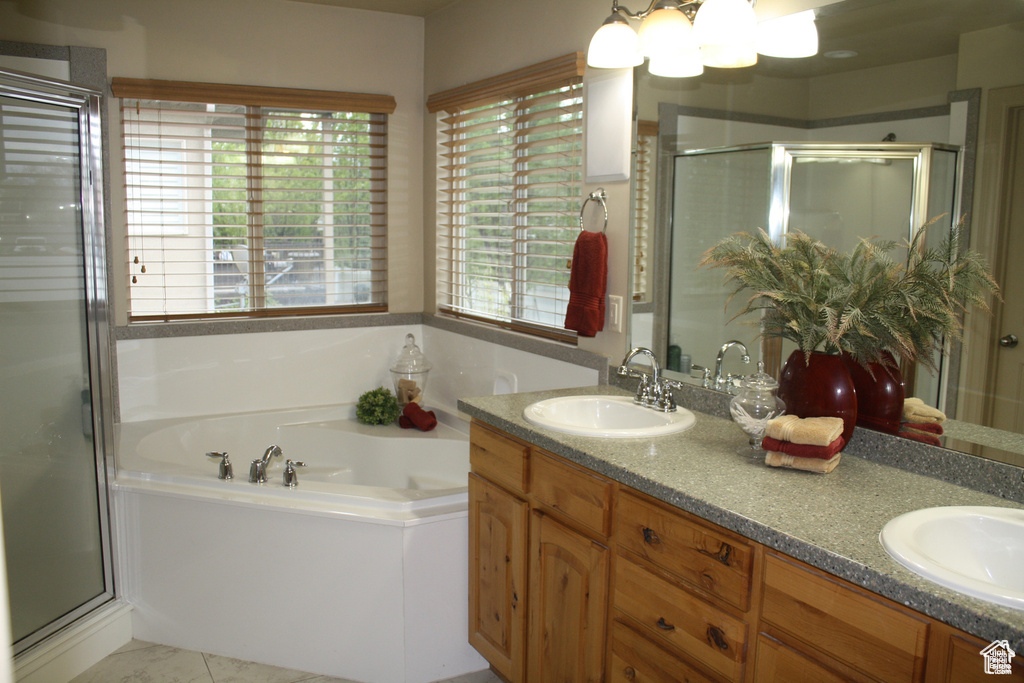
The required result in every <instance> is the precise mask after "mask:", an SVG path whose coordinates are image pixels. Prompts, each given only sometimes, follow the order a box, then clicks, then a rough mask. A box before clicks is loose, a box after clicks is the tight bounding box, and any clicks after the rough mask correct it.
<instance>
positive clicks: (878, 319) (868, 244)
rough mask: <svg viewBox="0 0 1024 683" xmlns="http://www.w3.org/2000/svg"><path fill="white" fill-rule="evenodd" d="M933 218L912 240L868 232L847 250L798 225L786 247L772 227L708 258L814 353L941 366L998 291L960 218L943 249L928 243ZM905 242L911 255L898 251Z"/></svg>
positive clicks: (781, 332) (775, 331)
mask: <svg viewBox="0 0 1024 683" xmlns="http://www.w3.org/2000/svg"><path fill="white" fill-rule="evenodd" d="M931 223H934V220H933V221H931V222H929V224H928V225H930V224H931ZM928 225H926V226H924V227H922V228H921V229H920V230H918V231H917V232H916V234H915V236H914V239H913V240H911V241H910V242H909V243H907V242H904V243H903V244H902V245H901V244H898V243H897V242H893V241H884V242H872V241H870V240H867V239H862V240H861V241H860V242H859V243H858V244H857V246H856V247H855V248H854V249H853V250H852V251H851V252H849V253H845V254H844V253H840V252H838V251H837V250H835V249H833V248H831V247H827V246H825V245H824V244H822V243H821V242H818V241H817V240H815V239H813V238H811V237H809V236H807V235H805V234H803V233H799V232H794V233H791V234H789V235H787V237H786V239H787V243H786V246H784V247H782V246H779V245H777V244H775V243H774V242H773V241H772V240H771V238H770V237H769V236H768V235H767V233H765V232H764V231H763V230H761V231H759V232H758V233H757V234H755V235H751V234H749V233H742V234H737V235H732V236H731V237H728V238H726V239H724V240H722V241H721V242H719V243H718V244H717V245H715V246H714V247H712V248H711V249H710V250H708V251H707V253H705V254H704V256H703V257H702V259H701V265H702V266H708V267H712V268H714V267H718V268H724V269H725V271H726V274H727V280H728V281H731V282H732V284H733V285H734V286H735V291H734V292H733V294H734V295H735V294H738V293H739V292H742V291H747V292H749V293H750V298H749V299H747V302H746V305H745V306H744V308H743V310H742V311H741V312H740V313H739V315H743V314H745V313H755V312H756V313H760V316H759V319H758V320H757V322H758V323H759V324H760V325H761V333H762V335H763V336H770V337H783V338H785V339H789V340H791V341H793V342H796V344H797V345H799V347H800V349H801V350H802V351H803V352H804V355H805V356H806V357H808V358H809V357H810V353H811V352H812V351H816V350H822V351H825V352H826V353H839V352H840V351H845V352H846V353H849V354H850V355H851V356H853V358H854V359H855V360H856V361H858V362H859V363H861V364H862V365H865V366H867V365H868V364H869V363H883V364H885V362H886V359H885V358H884V355H883V352H885V351H889V352H890V353H893V354H894V355H896V356H897V357H899V358H902V359H903V360H905V361H917V362H920V363H923V364H924V365H926V366H928V367H929V368H932V369H935V363H934V354H935V352H936V351H937V350H941V348H942V344H943V340H944V338H947V337H948V338H951V339H956V338H958V337H959V334H960V329H961V324H962V316H963V314H964V312H965V311H966V310H967V308H968V307H969V306H971V305H976V306H979V307H981V308H983V309H986V308H987V306H986V304H985V296H984V295H985V293H986V292H992V293H995V294H996V296H998V287H997V286H996V283H995V281H994V280H993V279H992V276H991V274H990V273H989V270H988V267H987V266H986V264H985V262H984V260H983V259H982V258H981V256H980V255H979V254H978V253H977V252H974V251H972V250H970V249H965V248H963V245H962V244H961V242H960V239H961V232H962V225H961V224H958V225H956V226H954V227H953V229H952V230H951V231H950V233H949V234H948V235H947V236H946V238H945V239H944V240H943V241H942V244H941V245H939V246H938V247H936V248H925V233H926V230H925V229H926V228H927V227H928ZM899 246H902V247H903V248H904V249H906V254H907V256H906V258H905V260H904V259H901V260H896V259H894V258H893V257H892V256H890V255H889V252H890V251H892V250H893V249H896V248H897V247H899Z"/></svg>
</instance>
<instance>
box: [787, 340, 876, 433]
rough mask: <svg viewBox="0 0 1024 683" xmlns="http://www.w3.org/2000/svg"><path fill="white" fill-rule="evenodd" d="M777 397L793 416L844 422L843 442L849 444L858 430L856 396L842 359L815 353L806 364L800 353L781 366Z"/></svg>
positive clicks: (793, 355) (795, 352) (797, 352)
mask: <svg viewBox="0 0 1024 683" xmlns="http://www.w3.org/2000/svg"><path fill="white" fill-rule="evenodd" d="M778 396H779V398H781V399H782V400H783V401H785V402H786V412H787V413H789V414H790V415H796V416H797V417H838V418H842V420H843V441H844V442H846V443H849V442H850V437H851V436H853V428H854V427H855V426H857V392H856V390H855V389H854V387H853V380H852V379H851V378H850V372H849V371H848V370H847V369H846V364H845V363H843V358H842V356H838V355H835V356H834V355H831V354H828V353H821V352H818V351H815V352H813V353H811V358H810V362H809V363H807V362H805V359H804V353H803V351H800V350H799V349H797V350H796V351H794V352H793V353H792V354H790V356H789V358H788V359H787V360H786V363H785V365H783V366H782V374H781V375H780V376H779V391H778Z"/></svg>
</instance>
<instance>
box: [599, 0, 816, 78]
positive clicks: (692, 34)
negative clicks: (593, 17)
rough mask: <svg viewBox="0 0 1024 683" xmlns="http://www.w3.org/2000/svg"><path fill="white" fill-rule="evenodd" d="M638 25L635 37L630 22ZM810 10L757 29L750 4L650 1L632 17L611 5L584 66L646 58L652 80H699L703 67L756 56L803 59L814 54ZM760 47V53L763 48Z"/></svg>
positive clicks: (622, 64)
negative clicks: (657, 78) (661, 78)
mask: <svg viewBox="0 0 1024 683" xmlns="http://www.w3.org/2000/svg"><path fill="white" fill-rule="evenodd" d="M630 19H633V20H639V21H640V22H641V24H640V31H639V35H638V34H637V32H635V31H634V30H633V28H632V26H630V23H629V21H628V20H630ZM817 42H818V33H817V28H816V27H815V26H814V11H813V10H808V11H806V12H800V13H797V14H795V15H790V16H785V17H778V18H775V19H772V20H768V21H765V22H762V23H761V24H758V22H757V17H756V15H755V14H754V9H753V7H752V5H751V3H750V1H749V0H652V1H651V4H650V6H649V7H648V8H647V9H646V10H644V11H642V12H632V11H630V10H629V9H628V8H626V7H622V6H620V5H619V3H618V0H612V13H611V16H610V17H608V18H607V19H606V20H605V21H604V23H603V24H602V25H601V27H600V28H599V29H598V31H597V33H595V34H594V37H593V38H592V39H591V41H590V48H589V50H588V52H587V64H588V65H589V66H592V67H596V68H611V69H615V68H618V69H622V68H631V67H634V66H638V65H639V64H642V63H643V60H644V58H649V59H650V62H649V64H648V67H647V68H648V71H650V73H651V74H653V75H655V76H666V77H670V78H683V77H691V76H699V75H700V74H701V73H702V72H703V70H704V66H705V65H706V66H713V67H718V68H739V67H745V66H751V65H753V64H755V63H757V54H758V52H760V53H761V54H765V55H770V56H778V57H807V56H810V55H813V54H816V53H817V49H818V48H817ZM762 48H763V49H762Z"/></svg>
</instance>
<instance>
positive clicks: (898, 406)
mask: <svg viewBox="0 0 1024 683" xmlns="http://www.w3.org/2000/svg"><path fill="white" fill-rule="evenodd" d="M885 355H886V356H888V360H889V362H890V363H891V365H884V364H882V363H870V366H871V371H870V372H868V370H866V369H865V368H864V366H863V365H861V364H860V363H858V362H857V361H855V360H853V357H852V356H850V355H848V354H845V353H844V354H843V362H844V363H846V369H847V370H849V371H850V378H851V379H852V380H853V387H854V390H855V391H856V392H857V424H858V425H860V426H861V427H866V428H868V429H874V430H875V431H879V432H886V433H889V434H895V433H896V432H898V431H900V420H902V419H903V398H904V396H903V390H904V384H903V375H902V374H901V373H900V369H899V366H897V365H896V360H895V359H894V358H893V357H892V355H891V354H890V353H889V352H888V351H886V352H885ZM872 374H873V375H874V377H872V376H871V375H872Z"/></svg>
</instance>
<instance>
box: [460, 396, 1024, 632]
mask: <svg viewBox="0 0 1024 683" xmlns="http://www.w3.org/2000/svg"><path fill="white" fill-rule="evenodd" d="M579 394H606V395H622V396H628V395H630V394H629V392H626V391H624V390H622V389H617V388H615V387H611V386H591V387H581V388H578V389H560V390H554V391H542V392H533V393H524V394H506V395H502V396H485V397H480V398H467V399H462V400H460V401H459V409H460V410H462V411H463V412H465V413H466V414H467V415H469V416H471V417H473V418H476V419H478V420H480V421H481V422H485V423H487V424H489V425H492V426H494V427H496V428H498V429H501V430H504V431H505V432H508V433H509V434H512V435H513V436H516V437H519V438H521V439H523V440H524V441H529V442H531V443H533V444H536V445H537V446H539V447H541V448H544V449H546V450H549V451H551V452H552V453H555V454H557V455H560V456H562V457H564V458H566V459H568V460H571V461H573V462H575V463H578V464H580V465H583V466H585V467H587V468H590V469H592V470H594V471H595V472H599V473H600V474H603V475H605V476H607V477H609V478H611V479H614V480H616V481H618V482H621V483H623V484H626V485H627V486H631V487H633V488H635V489H637V490H640V491H643V492H644V493H647V494H649V495H651V496H653V497H655V498H658V499H660V500H662V501H664V502H666V503H669V504H670V505H674V506H675V507H678V508H680V509H682V510H686V511H687V512H691V513H693V514H695V515H697V516H699V517H702V518H703V519H706V520H708V521H710V522H714V523H715V524H719V525H721V526H723V527H725V528H727V529H731V530H732V531H735V532H737V533H739V534H741V535H743V536H746V537H747V538H750V539H753V540H754V541H757V542H759V543H762V544H764V545H766V546H768V547H770V548H774V549H776V550H779V551H780V552H782V553H785V554H787V555H790V556H792V557H796V558H798V559H800V560H803V561H804V562H807V563H808V564H811V565H813V566H815V567H818V568H820V569H822V570H824V571H826V572H828V573H830V574H833V575H835V576H839V577H841V578H844V579H846V580H848V581H850V582H852V583H855V584H857V585H859V586H862V587H864V588H866V589H868V590H870V591H873V592H876V593H879V594H881V595H884V596H886V597H888V598H890V599H892V600H895V601H896V602H899V603H902V604H904V605H907V606H908V607H911V608H913V609H916V610H918V611H920V612H923V613H925V614H927V615H929V616H932V617H934V618H936V619H939V620H940V621H943V622H946V623H948V624H950V625H952V626H955V627H957V628H960V629H963V630H964V631H967V632H969V633H973V634H974V635H976V636H978V637H979V638H981V639H983V640H986V641H992V640H997V639H999V640H1003V639H1006V640H1008V641H1009V642H1010V645H1011V647H1013V649H1014V650H1016V651H1017V652H1024V610H1014V609H1011V608H1008V607H1001V606H999V605H995V604H992V603H989V602H985V601H983V600H978V599H975V598H972V597H969V596H966V595H963V594H961V593H958V592H956V591H953V590H951V589H947V588H945V587H943V586H940V585H938V584H936V583H932V582H931V581H928V580H926V579H924V578H922V577H919V576H917V575H916V574H914V573H913V572H911V571H909V570H907V569H905V568H904V567H902V566H901V565H900V564H898V563H897V562H896V561H895V560H893V559H891V558H890V557H889V556H888V555H887V554H886V552H885V550H884V549H883V548H882V545H881V543H879V540H878V534H879V532H880V531H881V530H882V527H883V526H884V525H885V523H886V522H888V521H889V520H890V519H892V518H893V517H896V516H898V515H901V514H903V513H905V512H910V511H912V510H917V509H920V508H927V507H937V506H943V505H986V506H998V507H1009V508H1016V509H1024V505H1021V504H1019V503H1015V502H1011V501H1007V500H1004V499H1002V498H999V497H997V496H994V495H991V494H987V493H980V492H978V491H974V490H971V489H969V488H966V487H963V486H958V485H956V484H951V483H948V482H945V481H941V480H939V479H934V478H931V477H926V476H923V475H920V474H916V473H914V472H908V471H905V470H901V469H897V468H895V467H891V466H888V465H884V464H880V463H878V462H874V461H872V460H867V459H865V458H861V457H857V456H856V455H851V454H849V453H846V452H844V453H843V458H842V460H841V461H840V463H839V466H838V467H837V468H836V469H835V470H834V471H833V472H831V473H829V474H826V475H820V474H811V473H807V472H799V471H796V470H790V469H780V468H772V467H767V466H765V464H764V462H763V460H758V459H754V458H749V457H745V456H742V455H740V454H738V453H737V449H739V448H740V447H741V446H743V445H744V444H746V441H747V437H746V435H744V434H743V433H742V432H741V431H740V430H739V428H738V427H736V425H734V424H733V423H732V422H731V421H730V420H726V419H722V418H718V417H714V416H711V415H707V414H705V413H698V412H696V411H695V415H696V417H697V422H696V424H695V425H694V426H693V428H691V429H690V430H688V431H686V432H683V433H680V434H673V435H669V436H662V437H658V438H653V439H601V438H593V437H583V436H573V435H570V434H562V433H560V432H555V431H552V430H549V429H544V428H542V427H536V426H534V425H532V424H530V423H529V422H527V421H526V420H525V419H523V409H524V408H525V407H526V406H527V405H529V404H531V403H533V402H534V401H538V400H541V399H544V398H551V397H554V396H570V395H579Z"/></svg>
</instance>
